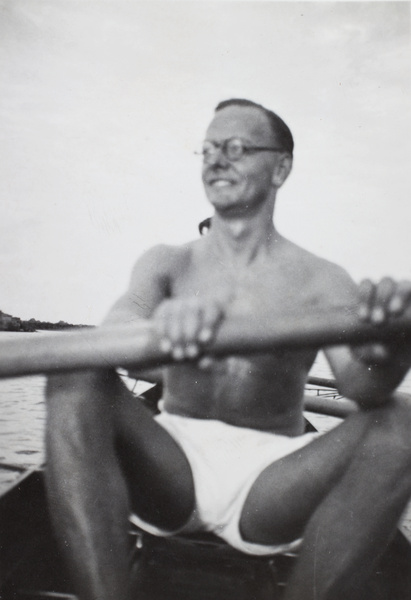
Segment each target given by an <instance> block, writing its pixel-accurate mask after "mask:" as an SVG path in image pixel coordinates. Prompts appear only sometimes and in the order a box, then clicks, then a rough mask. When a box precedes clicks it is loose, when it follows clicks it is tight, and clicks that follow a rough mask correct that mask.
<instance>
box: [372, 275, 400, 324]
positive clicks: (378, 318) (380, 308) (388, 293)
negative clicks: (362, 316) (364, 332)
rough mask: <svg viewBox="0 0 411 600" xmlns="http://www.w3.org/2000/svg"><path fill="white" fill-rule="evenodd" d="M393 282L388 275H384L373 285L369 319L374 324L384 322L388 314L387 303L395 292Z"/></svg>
mask: <svg viewBox="0 0 411 600" xmlns="http://www.w3.org/2000/svg"><path fill="white" fill-rule="evenodd" d="M395 288H396V286H395V283H394V281H393V280H392V279H391V278H390V277H384V278H383V279H381V281H380V282H379V283H378V285H376V286H375V293H374V302H373V307H372V310H371V321H372V322H373V323H375V324H376V325H378V324H380V323H384V321H386V320H387V318H388V316H389V304H390V301H391V299H392V298H393V296H394V294H395Z"/></svg>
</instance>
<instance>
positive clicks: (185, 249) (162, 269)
mask: <svg viewBox="0 0 411 600" xmlns="http://www.w3.org/2000/svg"><path fill="white" fill-rule="evenodd" d="M194 243H195V242H193V243H188V244H183V245H181V246H172V245H169V244H158V245H156V246H153V247H152V248H150V249H149V250H147V251H146V252H145V253H144V254H143V255H142V256H141V257H140V258H138V260H137V261H136V263H135V265H134V269H133V275H132V279H134V278H135V277H137V278H139V277H140V275H141V273H142V271H143V272H145V273H144V274H147V275H150V276H151V277H153V276H158V277H167V276H172V275H173V272H175V271H176V270H179V269H181V267H182V265H183V264H184V263H185V262H186V261H188V260H189V259H190V256H191V253H192V250H191V246H192V244H194Z"/></svg>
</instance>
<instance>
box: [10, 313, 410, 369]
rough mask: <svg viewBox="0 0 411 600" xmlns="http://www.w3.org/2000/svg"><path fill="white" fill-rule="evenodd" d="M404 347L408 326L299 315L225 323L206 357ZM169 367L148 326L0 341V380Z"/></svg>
mask: <svg viewBox="0 0 411 600" xmlns="http://www.w3.org/2000/svg"><path fill="white" fill-rule="evenodd" d="M389 340H396V341H398V342H400V341H401V342H405V341H407V342H409V341H410V340H411V320H410V319H397V320H396V321H395V322H393V323H390V324H387V325H383V326H378V327H375V326H371V325H369V324H366V323H362V322H360V321H359V320H358V319H357V318H356V317H355V316H353V315H352V314H350V313H348V312H347V311H346V310H333V311H331V312H321V313H315V314H304V315H288V316H286V315H277V316H273V315H272V314H271V315H258V316H256V317H250V316H247V317H236V318H229V319H227V320H226V321H224V323H223V324H222V326H221V327H220V329H219V331H218V334H217V337H216V339H215V341H214V342H213V343H212V344H210V345H209V346H208V347H207V352H208V353H210V354H215V355H224V354H247V353H253V352H269V351H272V350H273V349H276V348H288V349H297V348H302V347H315V348H320V347H322V346H327V345H338V344H347V343H352V344H359V343H363V342H368V341H389ZM168 362H171V358H170V356H169V355H168V354H167V353H164V352H163V351H162V350H161V349H160V345H159V339H158V337H157V335H156V333H155V331H154V327H153V325H152V323H151V322H150V321H144V322H139V323H137V324H133V325H121V326H113V327H100V328H96V329H79V330H74V331H70V332H64V333H56V334H53V335H41V334H36V333H33V334H32V335H31V336H30V337H28V336H24V337H21V338H20V336H19V334H16V335H15V338H13V339H8V340H3V341H1V340H0V377H13V376H18V375H30V374H35V373H44V372H55V371H67V370H74V369H86V368H106V367H117V366H124V367H127V366H133V367H134V368H135V369H138V368H145V367H148V366H153V365H161V364H166V363H168Z"/></svg>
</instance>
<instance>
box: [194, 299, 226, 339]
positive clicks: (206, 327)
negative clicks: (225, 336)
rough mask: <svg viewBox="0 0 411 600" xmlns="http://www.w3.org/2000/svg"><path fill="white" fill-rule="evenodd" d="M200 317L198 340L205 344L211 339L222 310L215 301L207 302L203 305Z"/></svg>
mask: <svg viewBox="0 0 411 600" xmlns="http://www.w3.org/2000/svg"><path fill="white" fill-rule="evenodd" d="M202 317H203V319H202V326H201V330H200V332H199V340H200V342H202V343H204V344H206V343H207V342H210V341H211V340H212V339H213V337H214V335H215V333H216V331H217V328H218V325H219V324H220V322H221V319H222V317H223V310H222V308H221V306H220V305H219V304H218V303H216V302H213V303H208V304H207V305H205V306H204V307H203V314H202Z"/></svg>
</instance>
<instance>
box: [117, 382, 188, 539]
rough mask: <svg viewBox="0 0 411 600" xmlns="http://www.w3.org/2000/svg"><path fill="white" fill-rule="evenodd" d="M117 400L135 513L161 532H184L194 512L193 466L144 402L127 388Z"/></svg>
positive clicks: (120, 448) (121, 453) (121, 455)
mask: <svg viewBox="0 0 411 600" xmlns="http://www.w3.org/2000/svg"><path fill="white" fill-rule="evenodd" d="M117 397H119V400H120V401H119V403H118V405H117V411H116V419H115V429H116V435H115V440H116V451H117V455H118V459H119V461H120V465H121V468H122V470H123V473H124V475H125V476H126V481H127V486H128V489H129V492H130V502H131V507H132V510H133V511H134V512H135V513H136V514H137V515H138V516H139V517H140V518H142V519H143V520H145V521H147V522H149V523H150V524H152V525H155V526H157V527H159V528H164V529H166V530H175V529H178V528H179V527H181V526H182V525H184V524H185V522H186V521H187V520H188V519H189V517H190V515H191V513H192V510H193V508H194V483H193V477H192V473H191V468H190V465H189V462H188V460H187V458H186V456H185V454H184V452H183V450H182V449H181V447H180V446H179V444H178V443H177V442H176V441H175V440H174V439H173V437H172V436H171V435H170V434H169V433H168V432H167V431H166V430H165V429H164V428H163V427H162V426H161V425H159V424H158V423H157V422H156V421H155V419H154V418H153V415H152V413H151V411H150V410H148V409H147V408H146V407H145V406H144V405H143V404H142V402H141V401H140V400H139V399H138V398H135V397H134V396H133V395H132V394H130V393H129V391H128V390H127V389H126V388H125V387H123V386H122V389H121V391H120V393H119V394H118V395H117Z"/></svg>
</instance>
